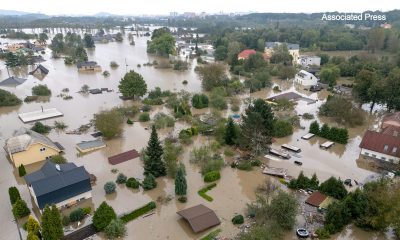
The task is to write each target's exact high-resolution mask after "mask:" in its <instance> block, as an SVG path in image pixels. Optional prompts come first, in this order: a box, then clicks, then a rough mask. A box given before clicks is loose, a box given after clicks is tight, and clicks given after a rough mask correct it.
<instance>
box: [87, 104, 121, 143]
mask: <svg viewBox="0 0 400 240" xmlns="http://www.w3.org/2000/svg"><path fill="white" fill-rule="evenodd" d="M122 123H123V114H122V113H121V111H120V110H119V109H116V108H115V109H112V110H108V111H101V112H100V113H98V114H95V115H94V125H95V127H96V129H97V130H99V131H100V132H102V133H103V136H104V137H105V138H113V137H115V136H118V135H120V134H121V132H122V127H121V124H122Z"/></svg>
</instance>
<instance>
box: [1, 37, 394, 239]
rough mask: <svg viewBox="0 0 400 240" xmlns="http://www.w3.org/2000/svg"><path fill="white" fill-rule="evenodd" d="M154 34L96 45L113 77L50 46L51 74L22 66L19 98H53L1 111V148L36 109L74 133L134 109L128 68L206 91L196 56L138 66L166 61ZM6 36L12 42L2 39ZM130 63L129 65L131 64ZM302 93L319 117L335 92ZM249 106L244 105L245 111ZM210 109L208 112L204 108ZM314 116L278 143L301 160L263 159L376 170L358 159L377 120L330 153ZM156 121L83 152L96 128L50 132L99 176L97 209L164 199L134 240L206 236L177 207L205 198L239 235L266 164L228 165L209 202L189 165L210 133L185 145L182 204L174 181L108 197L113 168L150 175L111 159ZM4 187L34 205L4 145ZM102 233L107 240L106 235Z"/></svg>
mask: <svg viewBox="0 0 400 240" xmlns="http://www.w3.org/2000/svg"><path fill="white" fill-rule="evenodd" d="M147 40H148V38H145V37H141V38H135V42H136V45H135V46H131V45H129V43H128V42H127V41H124V42H123V43H116V42H111V43H108V44H96V49H95V50H91V51H88V55H89V59H90V60H94V61H97V63H98V64H99V65H100V66H102V68H103V70H108V71H109V72H110V73H111V75H110V76H109V77H106V78H105V77H103V76H102V75H101V73H78V71H77V69H76V67H75V66H66V65H65V64H64V61H63V59H51V58H50V51H49V50H47V51H46V54H45V56H44V58H45V59H46V60H47V61H46V62H43V63H42V64H43V65H44V66H45V67H47V68H48V69H49V70H50V73H49V74H48V75H47V76H46V77H45V78H44V79H43V80H38V79H36V78H35V77H33V76H31V75H27V72H28V71H30V69H21V70H20V71H19V76H22V77H26V78H27V79H28V80H27V81H26V82H25V83H23V84H22V85H19V86H18V87H16V88H4V89H6V90H8V91H11V92H13V93H15V94H16V95H17V96H18V97H20V98H24V97H25V96H28V95H31V88H32V86H34V85H36V84H38V83H42V84H47V85H48V87H49V88H50V89H51V90H52V96H51V97H50V98H48V99H46V98H45V99H41V100H39V101H37V102H31V103H23V104H22V105H20V106H18V107H4V108H1V109H0V123H1V124H0V145H1V146H4V141H5V139H7V138H9V137H11V136H12V135H13V133H14V131H15V130H18V129H19V128H20V127H28V128H30V127H31V126H32V124H23V123H22V122H21V121H20V120H19V119H18V116H17V114H18V113H21V112H29V111H35V110H40V108H41V107H44V108H54V107H55V108H57V109H58V110H59V111H61V112H62V113H63V114H64V116H63V117H60V118H57V119H49V120H45V121H43V123H45V124H47V125H54V121H55V120H62V121H63V122H64V123H65V124H67V125H68V130H72V129H76V128H78V127H79V126H81V125H83V124H87V123H89V121H90V120H91V119H92V118H93V114H95V113H97V112H99V111H101V110H103V109H110V108H113V107H115V106H131V105H133V104H137V102H132V101H122V100H121V99H120V98H119V95H120V94H118V82H119V80H120V79H121V77H122V76H123V75H124V74H125V73H126V70H130V69H133V70H135V71H137V72H139V73H140V74H142V75H143V78H144V79H145V81H146V83H147V86H148V90H151V89H154V88H155V87H160V88H161V89H162V90H171V91H180V90H186V91H189V92H200V91H201V82H200V80H199V78H198V76H197V74H196V73H195V71H194V68H195V66H196V63H195V61H193V62H192V64H191V65H190V68H189V70H187V71H182V72H181V71H174V70H172V69H156V68H154V67H149V66H147V67H146V66H141V67H138V64H141V65H143V63H146V62H152V61H153V60H160V59H159V58H156V57H152V56H149V55H147V53H146V41H147ZM1 41H4V39H2V40H1ZM110 61H116V62H117V63H118V64H119V65H120V66H119V68H117V69H110V67H109V63H110ZM125 65H127V66H125ZM1 66H2V69H1V70H2V71H1V73H0V79H5V78H7V77H8V75H7V71H6V70H5V69H4V65H3V62H2V65H1ZM183 80H187V81H188V84H187V85H184V84H182V82H183ZM274 83H275V84H278V85H280V87H281V89H282V90H283V91H289V90H294V89H295V87H294V86H293V84H292V83H291V82H286V81H280V80H274ZM84 84H87V85H89V86H90V88H109V89H112V90H114V91H113V92H104V93H102V94H98V95H92V94H89V95H82V94H80V93H77V92H78V91H79V89H80V88H81V86H82V85H84ZM64 88H69V93H68V94H69V95H71V96H72V97H73V99H71V100H63V99H62V98H61V97H57V95H58V94H60V93H61V91H62V89H64ZM297 90H298V91H299V92H300V93H304V94H306V95H307V96H308V97H309V98H312V99H315V100H318V101H317V102H316V103H313V104H307V103H306V102H304V101H299V102H298V104H297V106H296V111H297V114H303V113H313V114H314V115H315V116H317V114H316V113H317V111H318V107H319V106H320V105H321V104H322V103H323V101H324V99H325V98H326V96H327V92H326V91H325V90H324V91H321V92H318V93H312V94H310V93H309V92H305V91H304V90H302V89H297ZM272 95H274V93H273V91H272V90H271V89H266V90H262V91H259V92H256V93H253V94H243V95H241V96H240V98H241V99H243V100H244V99H246V98H248V97H252V98H257V97H260V98H266V97H268V96H272ZM243 107H244V106H242V109H243ZM156 111H166V112H167V111H169V110H167V109H166V108H164V107H155V108H153V112H152V114H154V113H155V112H156ZM204 111H209V110H208V109H207V110H201V111H198V112H199V113H200V112H204ZM224 113H225V115H228V114H230V113H231V112H230V111H226V112H224ZM318 120H319V121H321V122H327V123H329V124H334V123H333V122H331V121H329V119H324V118H318ZM312 121H313V120H303V119H301V120H300V125H301V126H303V127H305V128H304V129H302V128H298V129H296V130H295V131H294V133H293V135H291V136H289V137H285V138H280V139H276V141H275V142H274V143H273V145H272V147H274V148H280V145H282V144H284V143H286V144H289V145H294V146H297V147H299V148H301V149H302V152H301V153H300V154H299V156H298V157H295V156H292V158H291V159H290V160H280V159H263V161H264V163H266V164H268V165H269V166H272V167H281V168H285V169H287V170H288V173H289V175H292V176H297V175H298V173H299V172H300V171H301V170H303V171H304V172H305V174H307V175H311V174H313V173H314V172H315V173H316V174H317V176H318V178H319V179H320V180H322V181H323V180H325V179H327V178H329V177H330V176H332V175H334V176H336V177H340V178H342V179H346V178H351V179H355V180H357V181H362V180H363V179H364V178H365V177H367V176H368V175H370V174H371V172H370V171H368V170H366V169H363V168H360V167H359V166H358V165H357V162H356V160H357V159H358V158H359V151H360V150H359V147H358V146H359V143H360V141H361V137H362V135H363V133H364V131H365V130H366V129H368V128H370V127H373V126H375V125H376V119H375V118H373V117H371V118H368V120H367V121H366V123H365V124H364V125H363V126H362V127H358V128H351V129H350V130H349V135H350V141H349V143H348V144H347V145H346V146H343V145H341V144H336V145H334V146H333V147H332V148H330V149H329V150H322V149H320V148H319V144H321V143H322V142H324V141H325V140H324V139H321V138H319V137H314V138H312V139H310V140H308V141H307V140H302V139H301V136H303V135H305V134H306V133H307V132H308V130H307V129H308V126H309V124H310V123H311V122H312ZM148 126H149V124H148V123H139V122H135V123H134V124H133V125H132V126H130V125H127V124H124V130H123V134H122V136H121V137H119V138H116V139H112V140H108V141H106V144H107V147H106V148H103V149H101V150H98V151H95V152H92V153H89V154H84V155H79V154H78V151H77V149H76V144H77V143H78V142H80V141H83V140H88V139H91V137H90V135H89V133H91V132H92V129H91V130H90V131H89V132H88V133H87V134H83V135H68V134H66V133H65V132H59V131H55V130H53V131H52V132H51V133H50V134H49V135H48V136H49V137H50V138H51V139H52V140H53V141H57V142H59V143H61V145H63V146H64V147H65V157H66V158H67V159H68V161H70V162H74V163H75V164H76V165H78V166H82V165H83V166H85V168H86V170H87V171H88V172H89V173H91V174H94V175H95V176H96V177H97V182H96V185H94V186H93V190H92V195H93V198H92V204H93V205H94V206H95V207H97V206H98V205H100V203H101V202H102V201H104V200H106V201H107V202H108V203H109V204H110V205H111V206H112V207H113V208H114V209H115V211H116V212H117V214H122V213H125V212H128V211H131V210H133V209H136V208H138V207H140V206H142V205H144V204H146V203H147V202H149V201H151V200H153V201H156V202H157V203H158V204H157V205H158V207H157V209H156V212H155V214H153V215H150V216H148V217H145V218H139V219H137V220H135V221H132V222H129V223H128V225H127V229H128V236H129V237H128V238H127V239H198V238H199V237H200V236H202V235H204V234H205V233H199V234H193V232H192V230H191V229H190V226H189V225H188V224H187V223H186V222H185V221H183V220H182V219H180V217H179V216H178V215H177V214H176V212H177V211H179V210H181V209H184V208H187V207H191V206H194V205H196V204H199V203H203V204H205V205H207V206H208V207H210V208H211V209H213V210H215V212H216V214H217V215H218V217H219V218H220V219H221V222H222V224H221V225H220V226H219V227H216V228H220V229H222V233H221V235H222V236H224V237H233V236H235V235H236V234H237V233H238V232H239V229H238V228H237V227H235V226H234V225H233V224H232V223H231V218H232V217H233V216H234V214H235V213H241V214H244V213H245V209H246V203H249V202H251V201H252V200H254V199H255V197H256V196H255V190H256V188H257V186H259V185H260V184H262V183H264V182H265V180H266V179H267V178H269V177H268V176H266V175H263V174H262V173H261V171H260V170H259V169H255V170H253V171H250V172H246V171H240V170H237V169H232V168H230V167H229V166H226V167H225V168H224V169H223V170H222V173H221V174H222V176H221V180H219V182H218V183H217V187H215V188H214V189H212V190H211V191H209V192H208V193H209V194H210V195H211V196H212V197H213V198H214V201H213V202H205V200H204V199H203V198H201V197H200V196H199V195H198V194H197V191H198V190H199V189H200V188H201V187H203V186H204V185H205V184H204V182H203V179H202V176H201V174H200V173H199V172H200V170H199V168H198V167H197V166H195V165H192V164H190V163H189V153H190V150H191V149H192V148H193V147H194V146H201V145H205V144H207V143H208V142H209V141H210V139H208V138H207V137H198V138H196V139H195V141H194V143H193V144H192V145H190V146H187V147H186V146H185V147H184V153H183V154H182V155H181V157H180V159H181V162H183V163H184V164H185V166H186V173H187V182H188V194H187V197H188V202H187V203H180V202H178V201H176V200H175V199H172V200H168V199H169V198H171V197H172V198H174V195H175V194H174V180H173V179H169V178H159V179H158V187H157V188H156V189H154V190H151V191H146V192H143V190H140V191H139V190H136V191H135V190H131V189H128V188H126V187H125V186H118V187H117V192H116V193H114V194H111V195H107V196H105V193H104V189H103V185H104V184H105V183H106V182H107V181H115V179H116V176H117V174H114V173H112V172H111V170H112V169H118V171H119V172H122V173H124V174H125V175H127V176H128V177H136V178H139V179H143V167H142V162H141V161H140V159H138V158H137V159H134V160H131V161H127V162H124V163H120V164H118V165H110V164H109V163H108V161H107V158H108V157H109V156H112V155H115V154H118V153H121V152H124V151H127V150H131V149H137V150H141V149H142V148H144V147H145V146H146V144H147V140H148V138H149V135H150V132H149V131H148V130H146V127H148ZM183 126H185V125H184V124H183V123H177V124H176V126H175V128H179V127H183ZM171 131H173V129H166V130H162V131H160V137H161V139H163V138H164V137H166V136H167V135H168V133H169V132H171ZM294 160H299V161H301V162H302V163H303V165H302V166H297V165H295V164H294V163H293V162H294ZM0 161H1V166H2V167H1V168H0V189H1V190H2V191H3V192H4V193H5V192H6V191H7V189H8V188H9V187H10V186H13V185H15V186H17V187H18V189H19V190H20V192H21V195H22V198H23V199H24V200H27V202H28V205H29V207H32V199H31V197H30V195H29V192H28V189H27V187H26V185H25V182H24V180H23V179H21V178H20V177H18V171H17V169H15V168H14V167H13V165H12V163H11V162H10V161H9V160H8V159H7V158H6V153H5V152H4V149H3V148H1V149H0ZM39 167H40V164H34V165H32V166H28V167H27V172H28V173H29V172H32V171H34V170H36V169H38V168H39ZM0 200H1V202H2V203H3V204H1V205H0V216H1V220H2V223H3V224H2V225H1V226H0V231H1V232H2V234H1V235H0V239H4V240H6V239H7V240H9V239H17V237H16V236H18V232H17V228H16V225H15V223H13V222H12V219H13V217H12V213H11V206H10V204H9V199H8V195H7V194H2V196H1V197H0ZM391 237H392V236H383V235H379V236H378V235H377V236H374V237H371V236H370V235H368V233H366V232H364V231H361V230H359V229H357V228H354V227H351V226H350V227H348V228H347V229H346V230H345V231H344V232H343V233H341V234H339V235H335V236H334V237H333V238H334V239H385V238H387V239H390V238H391ZM96 238H99V239H101V238H102V236H97V237H96ZM294 238H295V237H294V234H293V233H290V234H289V235H288V237H287V239H294Z"/></svg>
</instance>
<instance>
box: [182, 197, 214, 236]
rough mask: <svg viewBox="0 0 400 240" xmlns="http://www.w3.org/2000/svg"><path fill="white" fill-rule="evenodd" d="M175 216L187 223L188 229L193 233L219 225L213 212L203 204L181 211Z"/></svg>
mask: <svg viewBox="0 0 400 240" xmlns="http://www.w3.org/2000/svg"><path fill="white" fill-rule="evenodd" d="M177 214H178V215H180V216H181V217H183V218H184V219H185V220H186V221H188V222H189V224H190V227H191V228H192V230H193V232H195V233H198V232H201V231H204V230H207V229H209V228H212V227H214V226H216V225H219V224H220V223H221V221H220V220H219V218H218V217H217V215H216V214H215V212H214V211H213V210H211V209H210V208H208V207H206V206H204V205H203V204H199V205H197V206H194V207H191V208H187V209H184V210H181V211H179V212H177Z"/></svg>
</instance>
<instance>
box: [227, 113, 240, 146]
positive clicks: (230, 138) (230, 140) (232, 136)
mask: <svg viewBox="0 0 400 240" xmlns="http://www.w3.org/2000/svg"><path fill="white" fill-rule="evenodd" d="M236 135H237V134H236V129H235V123H234V122H233V119H232V118H231V117H229V118H228V123H227V125H226V131H225V143H226V144H228V145H233V144H235V140H236V137H237V136H236Z"/></svg>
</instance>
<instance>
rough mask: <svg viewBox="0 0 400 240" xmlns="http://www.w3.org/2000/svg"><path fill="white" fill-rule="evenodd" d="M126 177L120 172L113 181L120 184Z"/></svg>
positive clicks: (124, 181)
mask: <svg viewBox="0 0 400 240" xmlns="http://www.w3.org/2000/svg"><path fill="white" fill-rule="evenodd" d="M127 179H128V178H127V177H126V176H125V175H124V174H123V173H120V174H118V176H117V180H116V181H115V182H116V183H118V184H122V183H126V180H127Z"/></svg>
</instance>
